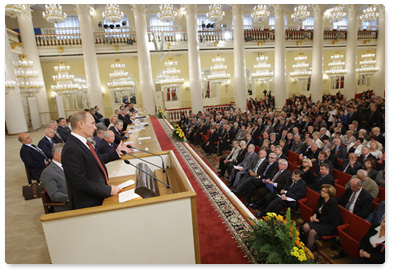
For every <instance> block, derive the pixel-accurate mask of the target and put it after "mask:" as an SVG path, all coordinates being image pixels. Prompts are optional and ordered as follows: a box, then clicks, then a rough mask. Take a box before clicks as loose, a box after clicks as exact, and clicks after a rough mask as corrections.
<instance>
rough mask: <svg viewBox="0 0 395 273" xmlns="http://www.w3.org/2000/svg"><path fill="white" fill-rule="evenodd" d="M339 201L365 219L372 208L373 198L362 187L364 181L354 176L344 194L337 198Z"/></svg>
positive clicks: (341, 204)
mask: <svg viewBox="0 0 395 273" xmlns="http://www.w3.org/2000/svg"><path fill="white" fill-rule="evenodd" d="M336 201H337V203H338V204H339V205H340V206H342V207H344V208H345V209H346V210H348V211H350V212H351V213H353V214H355V215H357V216H359V217H361V218H363V219H365V218H366V217H368V215H369V213H370V212H371V210H372V204H373V203H372V202H373V198H372V196H371V195H370V193H369V192H368V191H367V190H365V189H364V188H363V187H362V181H361V180H360V179H359V178H354V179H352V180H351V181H350V187H348V188H347V190H346V192H345V193H344V194H343V196H341V197H339V198H336Z"/></svg>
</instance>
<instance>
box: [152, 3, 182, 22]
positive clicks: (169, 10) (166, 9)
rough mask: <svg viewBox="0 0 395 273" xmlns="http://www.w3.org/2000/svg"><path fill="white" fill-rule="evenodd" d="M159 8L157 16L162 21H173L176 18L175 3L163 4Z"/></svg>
mask: <svg viewBox="0 0 395 273" xmlns="http://www.w3.org/2000/svg"><path fill="white" fill-rule="evenodd" d="M159 9H160V12H158V13H157V16H158V18H159V19H160V20H161V21H162V22H173V21H174V20H175V19H176V16H177V12H176V11H174V10H173V5H170V4H163V5H160V6H159Z"/></svg>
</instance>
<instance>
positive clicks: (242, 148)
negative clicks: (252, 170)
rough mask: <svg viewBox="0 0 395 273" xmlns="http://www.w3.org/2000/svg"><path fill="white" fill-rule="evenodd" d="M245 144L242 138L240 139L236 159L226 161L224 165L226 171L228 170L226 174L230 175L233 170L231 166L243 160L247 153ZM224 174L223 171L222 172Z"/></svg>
mask: <svg viewBox="0 0 395 273" xmlns="http://www.w3.org/2000/svg"><path fill="white" fill-rule="evenodd" d="M247 150H248V149H247V144H246V142H245V141H244V140H242V141H240V151H239V154H238V155H237V158H236V161H234V162H228V164H227V166H226V171H227V172H228V175H229V176H230V175H231V173H232V170H233V166H237V165H239V164H240V163H241V162H243V160H244V158H245V156H246V154H247ZM224 174H225V173H224Z"/></svg>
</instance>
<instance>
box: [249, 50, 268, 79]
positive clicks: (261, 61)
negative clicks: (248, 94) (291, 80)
mask: <svg viewBox="0 0 395 273" xmlns="http://www.w3.org/2000/svg"><path fill="white" fill-rule="evenodd" d="M267 60H268V57H267V56H265V55H264V53H260V54H259V57H257V58H256V61H257V62H258V64H256V65H254V68H255V69H256V72H255V73H251V79H254V80H256V81H260V82H264V81H271V80H272V79H273V70H272V65H271V64H267V63H266V62H267Z"/></svg>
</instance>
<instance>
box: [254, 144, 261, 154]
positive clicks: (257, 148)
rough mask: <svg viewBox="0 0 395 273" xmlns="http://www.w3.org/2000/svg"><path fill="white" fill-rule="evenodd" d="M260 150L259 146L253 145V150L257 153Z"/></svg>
mask: <svg viewBox="0 0 395 273" xmlns="http://www.w3.org/2000/svg"><path fill="white" fill-rule="evenodd" d="M260 150H261V147H259V146H258V145H255V152H256V153H259V151H260Z"/></svg>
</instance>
